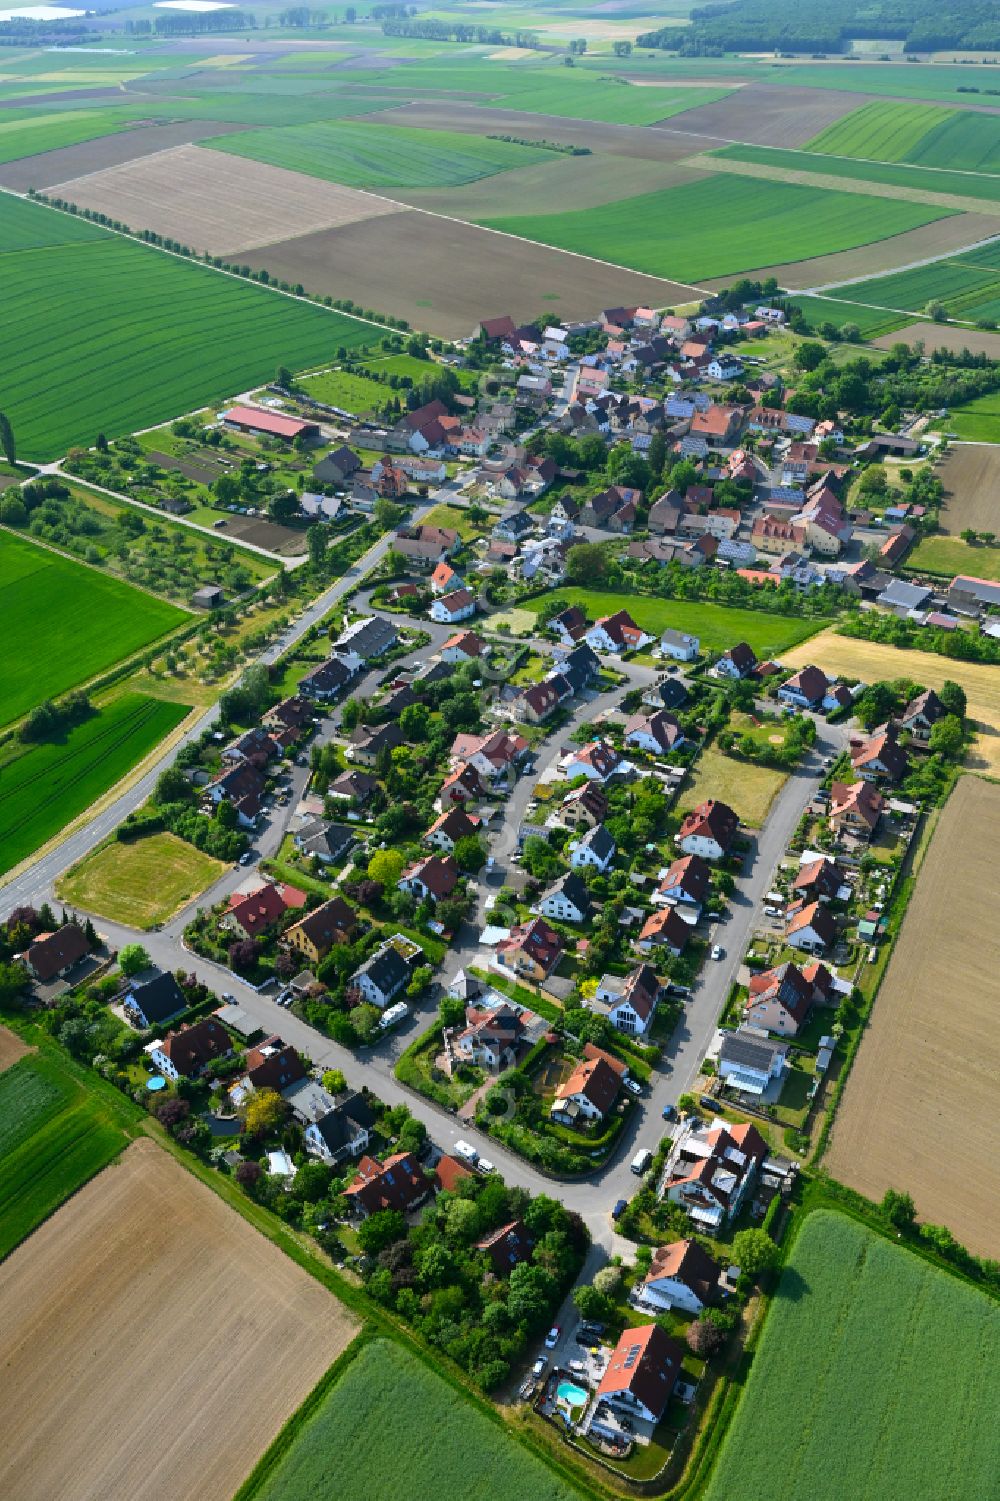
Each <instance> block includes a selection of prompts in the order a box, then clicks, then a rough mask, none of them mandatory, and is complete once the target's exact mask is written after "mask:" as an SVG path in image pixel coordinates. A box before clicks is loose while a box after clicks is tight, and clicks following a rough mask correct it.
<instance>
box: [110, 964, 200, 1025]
mask: <svg viewBox="0 0 1000 1501" xmlns="http://www.w3.org/2000/svg"><path fill="white" fill-rule="evenodd" d="M122 1010H123V1011H124V1013H125V1020H126V1021H127V1022H128V1024H129V1026H131V1027H136V1028H138V1029H139V1030H140V1031H141V1030H142V1029H143V1028H145V1027H160V1026H163V1025H164V1024H165V1023H166V1022H172V1021H173V1020H174V1018H175V1017H177V1016H180V1014H181V1012H182V1011H186V1010H187V1001H186V1000H185V999H184V992H183V990H181V987H180V986H179V985H178V983H177V980H176V978H175V977H174V976H173V975H172V974H171V973H170V971H169V970H155V971H150V970H146V971H145V973H144V974H142V975H136V976H135V977H134V978H133V979H131V980H129V981H128V989H127V990H126V992H125V995H124V997H123V999H122Z"/></svg>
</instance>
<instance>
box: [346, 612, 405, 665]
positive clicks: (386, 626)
mask: <svg viewBox="0 0 1000 1501" xmlns="http://www.w3.org/2000/svg"><path fill="white" fill-rule="evenodd" d="M398 640H399V632H398V630H397V629H396V627H395V626H394V625H393V623H392V621H391V620H385V619H384V618H383V617H382V616H381V615H362V616H360V617H359V618H358V619H357V620H352V621H351V623H350V625H347V626H345V627H344V629H343V630H342V631H341V633H340V635H339V636H338V637H337V640H336V641H335V643H334V647H333V649H334V651H335V652H337V654H338V655H343V654H344V653H347V652H351V653H353V654H354V655H355V656H356V657H360V658H361V660H362V662H371V661H374V659H375V658H376V657H381V656H384V654H385V653H386V652H387V651H389V650H391V648H392V647H394V646H395V645H396V642H397V641H398Z"/></svg>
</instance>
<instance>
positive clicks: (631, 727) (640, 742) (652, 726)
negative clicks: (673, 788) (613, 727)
mask: <svg viewBox="0 0 1000 1501" xmlns="http://www.w3.org/2000/svg"><path fill="white" fill-rule="evenodd" d="M624 735H625V744H626V745H630V746H634V747H635V748H636V750H642V751H645V752H646V753H647V755H650V756H668V755H669V754H670V753H671V751H675V750H678V749H679V748H680V746H682V745H683V744H684V743H685V740H686V736H685V734H684V731H683V730H682V729H681V727H680V725H679V723H678V722H677V720H676V719H675V718H674V716H673V715H672V714H668V713H667V712H666V710H665V709H657V710H656V712H655V713H653V714H633V715H632V717H631V719H628V720H626V723H625V730H624Z"/></svg>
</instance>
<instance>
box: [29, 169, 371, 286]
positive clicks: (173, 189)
mask: <svg viewBox="0 0 1000 1501" xmlns="http://www.w3.org/2000/svg"><path fill="white" fill-rule="evenodd" d="M54 191H58V193H59V194H60V196H62V197H64V198H69V199H70V200H71V201H72V202H73V203H78V204H79V205H80V206H81V208H90V209H97V210H100V212H101V213H105V214H108V215H109V216H110V217H111V218H114V219H121V220H123V221H124V222H125V223H126V224H131V225H132V227H133V228H134V229H152V230H154V231H155V232H156V233H157V234H162V235H169V236H170V237H172V238H173V239H175V240H182V241H184V242H185V243H187V244H189V245H193V246H195V247H196V248H197V249H198V250H210V251H211V252H212V253H213V255H232V254H235V253H236V252H238V251H243V250H249V249H251V248H252V247H255V246H258V245H267V244H270V243H271V242H272V241H273V240H280V239H284V238H285V237H286V236H287V235H288V234H289V232H290V231H291V232H292V233H293V234H309V233H311V232H312V231H314V230H318V229H335V228H337V227H338V226H339V225H342V224H352V223H354V222H355V221H356V220H358V219H371V218H374V217H376V216H377V215H379V214H392V213H394V212H395V208H396V206H395V204H392V203H389V202H388V201H387V200H386V199H384V198H378V197H376V196H375V195H374V194H372V193H361V192H358V191H357V189H355V188H342V187H338V186H337V185H336V184H335V183H323V182H319V181H317V180H316V178H313V177H305V176H302V175H300V174H299V173H298V172H289V171H287V170H286V169H285V168H284V167H271V166H268V165H266V164H265V163H264V162H255V161H250V160H244V159H243V158H233V157H230V156H226V155H223V154H222V152H218V151H201V150H199V149H198V147H197V146H178V147H176V148H175V149H174V150H172V151H161V152H160V153H159V154H158V155H157V156H153V157H145V158H143V159H142V160H140V161H137V162H125V163H124V164H123V165H122V166H119V167H110V168H109V169H108V170H107V171H106V172H94V173H92V174H91V175H90V176H89V177H78V178H77V179H76V180H75V181H72V182H63V183H60V184H58V188H57V189H55V190H54ZM310 290H311V289H310Z"/></svg>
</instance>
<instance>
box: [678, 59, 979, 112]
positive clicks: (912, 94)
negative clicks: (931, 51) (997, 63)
mask: <svg viewBox="0 0 1000 1501" xmlns="http://www.w3.org/2000/svg"><path fill="white" fill-rule="evenodd" d="M687 61H688V59H687V58H683V59H681V62H683V63H686V62H687ZM741 61H742V59H741ZM762 78H766V80H767V82H768V83H777V84H788V85H790V86H791V87H792V88H808V89H844V90H846V91H847V92H848V93H851V94H886V95H888V96H889V98H890V99H925V100H927V101H928V102H931V103H936V104H954V105H957V106H958V107H959V108H963V109H968V107H969V103H970V99H969V93H968V91H969V89H970V88H984V89H992V88H996V86H997V75H996V69H995V68H985V67H984V68H978V67H975V66H965V65H962V64H960V63H958V64H954V65H952V66H948V65H947V64H939V65H931V64H927V63H921V64H920V66H919V67H913V66H910V65H909V64H900V63H881V64H880V63H864V64H858V63H856V62H843V63H804V64H800V65H799V66H797V67H796V66H792V67H777V68H775V67H773V66H772V67H768V66H767V64H766V63H765V64H764V66H763V68H762ZM959 90H965V92H964V93H960V92H959ZM976 102H977V103H981V104H993V103H995V100H994V99H993V98H990V97H988V96H987V97H985V98H983V99H980V100H977V101H976Z"/></svg>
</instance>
